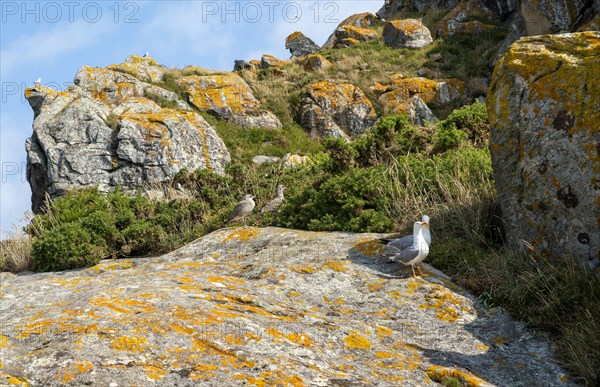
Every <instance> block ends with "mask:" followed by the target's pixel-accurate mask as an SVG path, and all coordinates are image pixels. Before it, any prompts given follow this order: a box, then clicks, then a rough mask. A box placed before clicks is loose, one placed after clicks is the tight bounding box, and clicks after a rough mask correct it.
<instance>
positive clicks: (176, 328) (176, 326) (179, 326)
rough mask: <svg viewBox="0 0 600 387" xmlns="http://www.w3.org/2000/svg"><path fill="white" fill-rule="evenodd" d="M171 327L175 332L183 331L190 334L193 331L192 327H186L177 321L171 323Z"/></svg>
mask: <svg viewBox="0 0 600 387" xmlns="http://www.w3.org/2000/svg"><path fill="white" fill-rule="evenodd" d="M170 326H171V329H172V330H173V331H175V332H179V333H184V334H186V335H191V334H193V333H194V328H192V327H186V326H183V325H182V324H179V323H174V322H173V323H171V325H170Z"/></svg>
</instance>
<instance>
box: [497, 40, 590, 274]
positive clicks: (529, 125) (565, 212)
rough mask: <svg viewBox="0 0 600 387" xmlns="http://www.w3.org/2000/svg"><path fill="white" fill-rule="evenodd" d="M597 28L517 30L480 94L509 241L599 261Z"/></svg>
mask: <svg viewBox="0 0 600 387" xmlns="http://www.w3.org/2000/svg"><path fill="white" fill-rule="evenodd" d="M599 54H600V33H598V32H583V33H574V34H562V35H544V36H537V37H528V38H523V39H520V40H519V41H517V42H516V43H514V44H513V45H512V46H511V47H510V48H509V50H508V52H507V53H506V55H505V56H504V58H503V59H502V60H501V61H500V62H498V64H497V65H496V69H495V71H494V77H493V80H492V84H491V86H490V92H489V95H488V98H487V104H488V114H489V117H490V125H491V138H490V148H491V153H492V161H493V164H494V178H495V181H496V186H497V187H498V195H499V199H500V204H501V206H502V212H503V216H504V218H505V220H506V222H507V223H508V225H510V227H507V237H508V242H509V243H510V244H512V245H513V246H515V247H518V248H523V244H522V242H523V241H525V242H527V243H529V244H531V245H532V246H533V248H534V250H536V251H537V252H538V253H541V254H543V255H545V256H550V257H563V258H569V257H571V256H574V257H576V258H580V259H582V261H583V262H584V263H585V264H589V266H590V267H591V268H595V267H596V266H598V265H600V180H599V176H600V175H599V174H600V148H599V147H598V144H600V131H599V122H600V98H599V96H600V56H599Z"/></svg>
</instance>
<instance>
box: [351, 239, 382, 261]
mask: <svg viewBox="0 0 600 387" xmlns="http://www.w3.org/2000/svg"><path fill="white" fill-rule="evenodd" d="M354 248H355V249H356V251H358V252H359V253H363V254H364V255H366V256H367V257H372V256H375V255H377V254H379V253H381V252H382V251H383V249H384V248H385V247H384V246H383V245H382V244H381V243H379V241H377V240H375V239H367V240H364V241H360V242H358V243H356V244H355V245H354Z"/></svg>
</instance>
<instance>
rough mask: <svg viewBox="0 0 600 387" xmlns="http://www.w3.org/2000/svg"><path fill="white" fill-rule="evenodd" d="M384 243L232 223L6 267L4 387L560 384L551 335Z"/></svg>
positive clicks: (1, 319) (2, 277)
mask: <svg viewBox="0 0 600 387" xmlns="http://www.w3.org/2000/svg"><path fill="white" fill-rule="evenodd" d="M383 236H384V235H381V234H356V233H343V232H336V233H328V232H307V231H296V230H286V229H279V228H270V227H266V228H246V229H241V228H229V229H226V230H219V231H216V232H213V233H211V234H209V235H206V236H204V237H202V238H201V239H199V240H197V241H195V242H193V243H190V244H189V245H187V246H185V247H182V248H181V249H179V250H176V251H174V252H171V253H168V254H166V255H163V256H160V257H153V258H136V259H119V260H105V261H102V262H101V263H99V264H98V265H96V266H94V267H91V268H88V269H80V270H71V271H66V272H61V273H38V274H32V275H25V276H15V275H11V274H9V273H0V282H1V283H2V302H1V303H0V326H2V336H0V339H1V341H0V344H1V347H2V369H1V372H0V378H1V379H0V384H13V383H14V384H19V385H25V384H27V385H33V386H56V385H67V384H68V385H74V386H85V385H99V386H117V385H118V386H131V385H138V386H139V385H162V386H194V385H206V386H238V385H256V386H381V387H388V386H390V387H391V386H424V385H430V386H434V385H437V384H436V383H435V382H434V381H441V380H443V379H450V378H447V376H450V375H451V376H452V379H454V380H457V379H458V380H462V381H464V385H468V386H480V387H488V386H492V385H494V386H564V385H566V383H565V382H563V381H562V380H563V377H564V371H563V370H562V369H561V368H560V366H559V365H558V364H557V362H556V361H555V360H554V359H553V357H552V355H551V346H550V343H549V341H548V339H546V338H545V337H544V336H542V335H537V334H534V332H531V331H530V330H529V329H528V328H526V327H525V325H524V324H522V323H520V322H516V321H514V320H512V319H511V318H510V316H509V315H508V313H506V312H505V311H504V310H503V309H501V308H492V309H489V308H487V307H485V306H484V305H483V304H482V303H481V301H479V299H478V298H477V297H475V296H473V295H471V294H469V293H467V292H466V291H464V290H463V289H461V288H460V287H458V286H457V285H456V284H454V283H453V282H452V281H451V280H450V279H448V278H447V277H446V276H444V275H443V274H442V273H440V272H439V271H437V270H435V269H433V268H431V267H429V266H428V265H424V266H425V268H424V270H423V271H424V272H425V274H424V275H423V277H422V278H420V279H416V278H412V277H411V275H410V269H409V268H407V267H405V266H403V265H401V264H394V265H390V264H388V263H386V262H385V258H384V257H383V256H382V255H381V251H382V246H381V245H380V244H379V242H378V238H381V237H383ZM499 365H500V366H499ZM445 376H446V377H445ZM453 385H457V384H453Z"/></svg>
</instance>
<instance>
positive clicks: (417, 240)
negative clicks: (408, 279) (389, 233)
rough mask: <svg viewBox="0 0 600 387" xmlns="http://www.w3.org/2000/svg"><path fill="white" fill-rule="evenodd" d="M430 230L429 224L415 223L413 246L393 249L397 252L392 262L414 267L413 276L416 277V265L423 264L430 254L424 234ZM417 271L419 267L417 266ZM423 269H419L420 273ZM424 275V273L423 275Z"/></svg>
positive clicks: (391, 258)
mask: <svg viewBox="0 0 600 387" xmlns="http://www.w3.org/2000/svg"><path fill="white" fill-rule="evenodd" d="M428 228H429V224H428V223H427V222H415V224H414V226H413V235H412V236H413V244H412V245H411V246H408V247H405V248H396V247H393V246H392V247H391V248H392V249H395V250H396V254H394V255H393V256H392V257H390V261H391V262H401V263H403V264H405V265H410V266H411V267H412V271H413V276H415V277H416V275H415V265H418V264H419V263H421V262H423V260H424V259H425V258H426V257H427V254H429V245H428V244H427V241H425V237H424V232H425V230H427V229H428ZM417 269H419V267H418V266H417ZM420 271H421V269H419V272H420ZM421 274H423V273H421Z"/></svg>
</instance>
